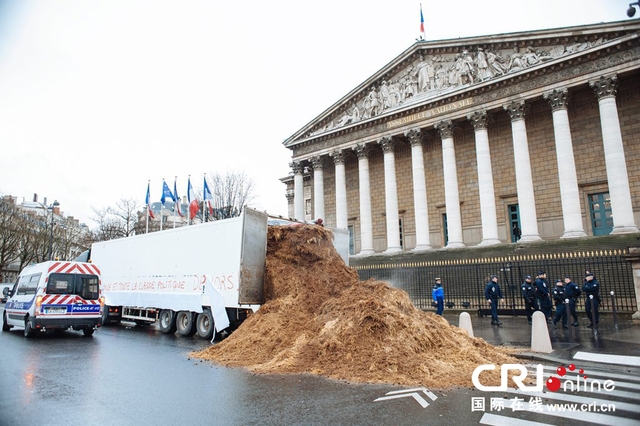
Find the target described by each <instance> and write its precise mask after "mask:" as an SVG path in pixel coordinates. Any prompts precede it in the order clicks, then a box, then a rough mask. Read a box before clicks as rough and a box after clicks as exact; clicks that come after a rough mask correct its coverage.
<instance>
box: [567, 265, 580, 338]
mask: <svg viewBox="0 0 640 426" xmlns="http://www.w3.org/2000/svg"><path fill="white" fill-rule="evenodd" d="M564 291H565V293H567V298H568V299H569V313H570V314H571V316H572V317H573V323H572V324H571V325H572V326H574V327H577V326H579V325H580V323H579V322H578V313H577V312H576V301H577V299H578V297H580V294H582V290H580V287H578V286H577V285H575V284H574V283H573V282H572V281H571V277H570V276H568V275H567V276H566V277H564Z"/></svg>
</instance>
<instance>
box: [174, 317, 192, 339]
mask: <svg viewBox="0 0 640 426" xmlns="http://www.w3.org/2000/svg"><path fill="white" fill-rule="evenodd" d="M193 317H194V315H193V314H192V313H191V312H188V311H180V312H178V315H176V327H177V328H178V334H179V335H181V336H193V335H194V334H196V322H195V321H194V318H193Z"/></svg>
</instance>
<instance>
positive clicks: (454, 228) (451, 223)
mask: <svg viewBox="0 0 640 426" xmlns="http://www.w3.org/2000/svg"><path fill="white" fill-rule="evenodd" d="M435 127H436V129H437V130H438V131H439V132H440V137H441V138H442V169H443V172H444V202H445V204H446V211H447V232H448V235H449V243H448V244H447V246H446V248H458V247H464V243H463V242H462V217H461V214H460V194H459V193H458V169H457V166H456V151H455V148H454V145H453V123H452V122H451V120H442V121H440V122H438V123H436V126H435Z"/></svg>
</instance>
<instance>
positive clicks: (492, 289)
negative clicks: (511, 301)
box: [484, 275, 502, 325]
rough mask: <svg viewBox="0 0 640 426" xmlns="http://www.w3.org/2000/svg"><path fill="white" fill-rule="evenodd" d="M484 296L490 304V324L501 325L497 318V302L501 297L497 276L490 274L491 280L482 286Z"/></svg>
mask: <svg viewBox="0 0 640 426" xmlns="http://www.w3.org/2000/svg"><path fill="white" fill-rule="evenodd" d="M484 298H485V299H487V302H489V303H490V304H491V324H495V325H502V321H500V320H499V319H498V303H499V302H500V299H502V291H500V286H499V285H498V277H497V276H495V275H491V281H489V282H488V283H487V285H486V287H485V288H484Z"/></svg>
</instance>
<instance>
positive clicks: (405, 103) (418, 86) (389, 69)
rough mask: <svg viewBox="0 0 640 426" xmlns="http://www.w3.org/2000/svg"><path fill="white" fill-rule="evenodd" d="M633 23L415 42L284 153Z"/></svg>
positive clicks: (586, 47)
mask: <svg viewBox="0 0 640 426" xmlns="http://www.w3.org/2000/svg"><path fill="white" fill-rule="evenodd" d="M639 30H640V24H639V23H638V22H637V21H621V22H613V23H606V24H596V25H584V26H580V27H569V28H559V29H550V30H540V31H530V32H520V33H510V34H498V35H491V36H481V37H471V38H460V39H454V40H441V41H418V42H416V43H414V44H413V45H412V46H411V47H410V48H408V49H407V50H406V51H404V52H403V53H402V54H400V55H399V56H398V57H397V58H395V59H394V60H393V61H391V62H390V63H389V64H387V65H386V66H385V67H383V68H382V69H381V70H380V71H378V72H377V73H375V74H374V75H373V76H371V77H370V78H369V79H367V80H366V81H364V82H363V83H362V84H361V85H359V86H358V87H356V88H355V89H354V90H352V91H351V92H350V93H348V94H347V95H345V96H344V97H343V98H342V99H340V100H339V101H338V102H336V103H335V104H334V105H332V106H331V107H330V108H328V109H327V110H325V111H324V112H323V113H322V114H320V115H319V116H318V117H316V118H315V119H314V120H312V121H311V122H309V123H308V124H307V125H306V126H304V127H303V128H302V129H300V130H299V131H298V132H296V133H295V134H294V135H292V136H291V137H290V138H288V139H287V140H285V141H284V145H285V146H287V147H293V146H294V145H296V144H298V143H301V142H305V141H309V140H312V139H314V138H316V137H321V136H323V135H327V134H331V133H334V132H336V131H339V130H343V129H348V128H349V127H353V126H357V125H360V124H362V123H367V122H371V121H375V120H379V119H382V118H384V117H387V116H391V115H393V114H395V113H397V112H399V111H404V110H406V109H411V108H412V107H414V106H418V105H424V104H428V103H429V102H431V101H432V100H434V99H439V98H442V97H443V96H447V94H449V93H452V94H453V93H459V92H460V91H465V90H472V89H473V88H474V87H476V86H478V85H480V84H486V83H487V82H491V81H497V80H498V79H503V80H504V79H509V78H511V77H516V76H518V75H520V74H522V73H526V72H528V71H530V70H531V69H533V68H534V67H544V66H545V64H551V63H557V62H558V61H562V60H563V59H564V58H567V59H569V58H571V57H573V56H575V55H577V54H580V53H582V52H588V51H590V50H592V49H597V48H598V47H599V46H602V45H603V44H606V43H609V42H611V41H612V40H615V39H618V38H621V37H625V36H628V35H629V34H634V33H637V32H638V31H639Z"/></svg>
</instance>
